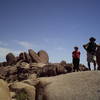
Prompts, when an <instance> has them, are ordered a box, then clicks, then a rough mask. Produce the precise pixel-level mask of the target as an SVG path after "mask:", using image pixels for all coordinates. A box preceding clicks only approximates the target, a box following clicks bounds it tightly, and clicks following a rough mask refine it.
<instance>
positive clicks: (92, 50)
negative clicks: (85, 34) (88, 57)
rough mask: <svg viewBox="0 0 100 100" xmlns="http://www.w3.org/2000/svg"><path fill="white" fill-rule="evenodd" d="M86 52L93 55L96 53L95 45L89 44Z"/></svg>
mask: <svg viewBox="0 0 100 100" xmlns="http://www.w3.org/2000/svg"><path fill="white" fill-rule="evenodd" d="M87 52H89V53H95V52H96V43H91V42H90V43H89V45H88V47H87Z"/></svg>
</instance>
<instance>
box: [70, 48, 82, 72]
mask: <svg viewBox="0 0 100 100" xmlns="http://www.w3.org/2000/svg"><path fill="white" fill-rule="evenodd" d="M80 54H81V53H80V51H79V50H78V47H74V51H73V52H72V58H73V71H74V72H75V70H77V71H79V63H80Z"/></svg>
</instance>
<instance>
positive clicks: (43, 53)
mask: <svg viewBox="0 0 100 100" xmlns="http://www.w3.org/2000/svg"><path fill="white" fill-rule="evenodd" d="M38 56H39V57H40V59H41V62H42V63H44V64H48V63H49V56H48V54H47V52H46V51H44V50H40V51H39V52H38Z"/></svg>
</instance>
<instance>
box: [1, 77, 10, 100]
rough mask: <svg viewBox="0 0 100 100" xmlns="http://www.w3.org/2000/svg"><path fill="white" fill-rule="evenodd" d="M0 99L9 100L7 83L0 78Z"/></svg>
mask: <svg viewBox="0 0 100 100" xmlns="http://www.w3.org/2000/svg"><path fill="white" fill-rule="evenodd" d="M0 100H11V96H10V92H9V88H8V86H7V83H6V82H4V81H3V80H1V79H0Z"/></svg>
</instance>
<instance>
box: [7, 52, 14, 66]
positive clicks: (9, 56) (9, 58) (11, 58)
mask: <svg viewBox="0 0 100 100" xmlns="http://www.w3.org/2000/svg"><path fill="white" fill-rule="evenodd" d="M6 60H7V63H8V65H13V64H15V63H16V57H15V56H14V54H13V53H8V54H7V55H6Z"/></svg>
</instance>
